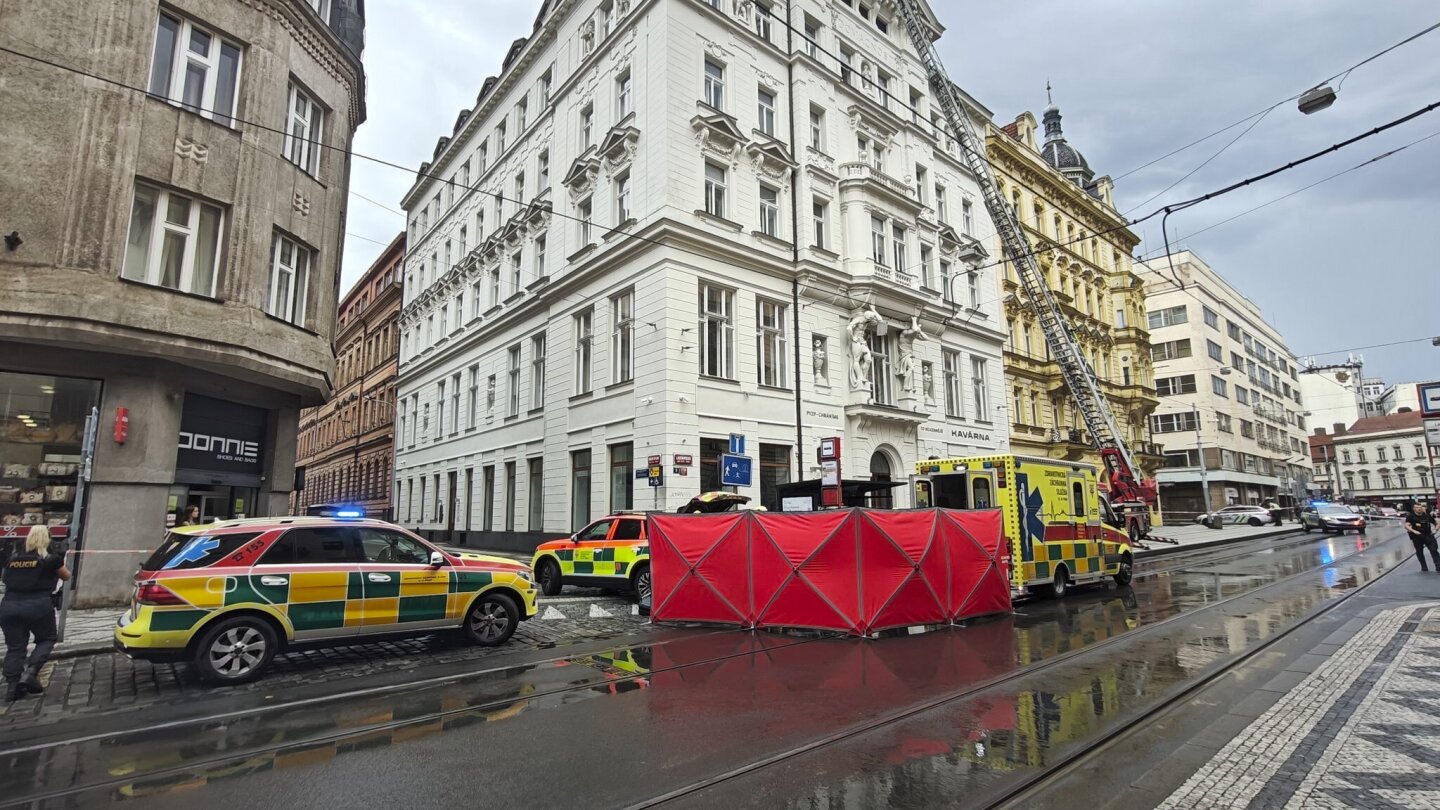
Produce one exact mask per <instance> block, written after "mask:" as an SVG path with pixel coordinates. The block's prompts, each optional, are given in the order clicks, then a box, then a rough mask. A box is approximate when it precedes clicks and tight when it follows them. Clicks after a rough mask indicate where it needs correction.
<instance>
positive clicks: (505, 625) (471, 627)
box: [464, 593, 520, 647]
mask: <svg viewBox="0 0 1440 810" xmlns="http://www.w3.org/2000/svg"><path fill="white" fill-rule="evenodd" d="M519 626H520V608H519V607H518V606H517V605H516V604H515V600H514V599H511V598H510V597H508V596H506V595H505V594H503V593H487V594H485V595H484V596H482V597H480V598H479V599H476V600H475V602H474V603H473V604H471V605H470V612H469V613H468V614H466V615H465V627H464V635H465V639H466V640H467V641H469V642H470V643H471V644H477V645H479V646H481V647H498V646H500V645H501V644H504V643H505V642H506V641H509V640H510V636H512V635H514V634H515V628H517V627H519Z"/></svg>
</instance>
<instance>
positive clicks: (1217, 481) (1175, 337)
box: [1138, 251, 1312, 520]
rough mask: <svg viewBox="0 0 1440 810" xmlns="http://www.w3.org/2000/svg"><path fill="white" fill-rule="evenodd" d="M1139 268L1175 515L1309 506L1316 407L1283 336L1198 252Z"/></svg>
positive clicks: (1165, 475) (1166, 487)
mask: <svg viewBox="0 0 1440 810" xmlns="http://www.w3.org/2000/svg"><path fill="white" fill-rule="evenodd" d="M1138 270H1139V272H1140V276H1141V278H1142V279H1144V280H1145V290H1146V294H1145V306H1146V309H1147V313H1148V324H1147V325H1148V326H1149V329H1150V347H1151V348H1150V351H1151V358H1152V359H1153V360H1154V367H1155V389H1156V392H1157V393H1158V394H1159V395H1160V407H1159V408H1158V409H1157V410H1156V411H1155V413H1154V415H1152V416H1151V417H1150V421H1151V432H1152V435H1153V438H1154V440H1155V441H1156V442H1158V443H1160V444H1161V445H1163V447H1164V452H1165V459H1166V460H1165V466H1164V467H1163V468H1162V469H1161V470H1160V472H1159V473H1158V474H1157V475H1156V480H1157V481H1158V483H1159V485H1160V499H1161V504H1162V506H1163V508H1164V509H1165V512H1166V514H1167V517H1168V518H1170V519H1172V520H1173V519H1176V518H1184V517H1188V516H1190V515H1193V514H1195V513H1198V512H1202V511H1206V510H1208V509H1218V508H1220V507H1221V506H1225V505H1227V504H1235V503H1242V504H1259V503H1263V502H1265V501H1269V500H1272V499H1273V500H1276V501H1278V502H1279V503H1280V504H1281V505H1291V504H1293V503H1294V502H1296V501H1298V500H1300V499H1302V498H1304V497H1305V494H1306V492H1307V487H1308V485H1309V481H1310V479H1311V477H1312V469H1311V462H1310V458H1309V455H1310V453H1309V442H1308V440H1307V437H1306V435H1305V434H1306V427H1305V426H1306V419H1307V415H1306V413H1305V411H1306V410H1307V406H1306V404H1305V402H1304V398H1303V397H1302V396H1301V393H1300V386H1299V384H1298V383H1299V376H1300V375H1299V374H1298V371H1299V369H1298V365H1297V362H1296V358H1295V354H1294V353H1293V352H1291V351H1290V350H1289V349H1288V348H1286V346H1285V341H1284V339H1283V338H1282V337H1281V335H1280V333H1279V332H1277V331H1276V330H1275V329H1274V327H1272V326H1271V325H1270V324H1269V323H1267V322H1266V321H1265V317H1264V314H1263V313H1261V311H1260V308H1259V307H1257V306H1256V305H1255V304H1254V303H1253V302H1251V301H1250V300H1249V299H1247V298H1245V296H1243V295H1241V294H1240V293H1239V292H1238V291H1237V290H1236V289H1235V288H1234V287H1232V286H1230V284H1229V283H1228V282H1227V281H1226V280H1225V279H1224V278H1222V277H1221V276H1220V274H1219V273H1217V272H1216V271H1215V270H1213V269H1211V268H1210V266H1209V265H1207V264H1206V263H1205V262H1204V260H1203V259H1201V258H1200V257H1199V256H1197V255H1195V254H1194V253H1192V252H1190V251H1182V252H1179V253H1175V254H1172V255H1171V256H1170V257H1168V259H1167V258H1166V257H1163V256H1162V257H1160V258H1158V259H1151V260H1150V261H1148V262H1145V263H1143V264H1142V265H1141V266H1140V267H1139V268H1138ZM1177 282H1178V283H1177ZM1202 465H1203V467H1202ZM1202 481H1203V482H1204V483H1205V484H1206V485H1208V487H1209V490H1208V492H1207V491H1206V490H1205V489H1204V488H1203V487H1202Z"/></svg>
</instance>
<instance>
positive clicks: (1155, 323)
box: [1148, 304, 1189, 329]
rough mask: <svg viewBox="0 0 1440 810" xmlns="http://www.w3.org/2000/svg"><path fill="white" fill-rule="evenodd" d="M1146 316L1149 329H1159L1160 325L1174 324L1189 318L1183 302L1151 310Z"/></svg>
mask: <svg viewBox="0 0 1440 810" xmlns="http://www.w3.org/2000/svg"><path fill="white" fill-rule="evenodd" d="M1148 317H1149V327H1150V328H1151V329H1159V328H1160V327H1162V326H1176V325H1179V324H1182V323H1185V322H1186V321H1188V320H1189V319H1188V317H1187V316H1186V312H1185V305H1184V304H1179V305H1177V306H1173V307H1167V308H1166V309H1161V310H1155V311H1152V312H1151V313H1150V314H1149V316H1148Z"/></svg>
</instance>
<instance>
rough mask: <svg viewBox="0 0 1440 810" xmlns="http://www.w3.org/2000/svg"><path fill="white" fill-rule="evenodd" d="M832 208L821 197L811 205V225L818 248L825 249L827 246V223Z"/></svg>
mask: <svg viewBox="0 0 1440 810" xmlns="http://www.w3.org/2000/svg"><path fill="white" fill-rule="evenodd" d="M829 215H830V206H829V204H827V203H826V202H825V201H824V200H822V199H820V198H819V197H816V198H815V201H814V202H813V203H811V205H810V223H811V226H812V227H811V230H812V232H813V234H814V245H815V247H817V248H822V249H823V248H824V247H825V245H826V238H825V236H826V234H825V231H826V227H825V223H826V221H827V220H828V219H829Z"/></svg>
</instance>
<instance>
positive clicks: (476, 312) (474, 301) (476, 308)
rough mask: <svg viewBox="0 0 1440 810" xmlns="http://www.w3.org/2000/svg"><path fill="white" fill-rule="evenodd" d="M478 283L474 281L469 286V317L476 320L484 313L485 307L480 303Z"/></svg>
mask: <svg viewBox="0 0 1440 810" xmlns="http://www.w3.org/2000/svg"><path fill="white" fill-rule="evenodd" d="M480 299H481V296H480V282H479V281H476V282H475V283H474V284H471V285H470V317H472V318H478V317H480V313H481V312H483V311H484V309H485V305H484V304H482V303H480Z"/></svg>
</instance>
